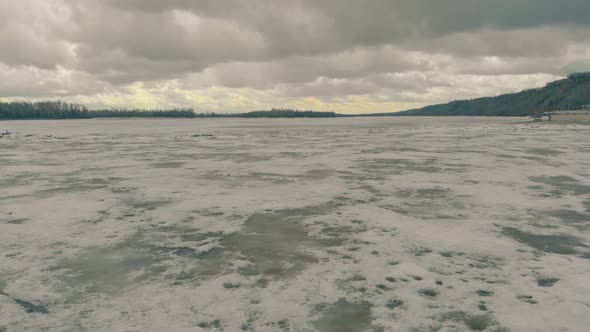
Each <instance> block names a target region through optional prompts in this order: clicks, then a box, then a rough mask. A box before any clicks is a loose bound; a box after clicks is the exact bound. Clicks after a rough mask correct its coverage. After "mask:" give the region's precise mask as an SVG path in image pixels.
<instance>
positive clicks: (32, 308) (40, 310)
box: [0, 284, 49, 314]
mask: <svg viewBox="0 0 590 332" xmlns="http://www.w3.org/2000/svg"><path fill="white" fill-rule="evenodd" d="M0 286H2V287H4V284H0ZM0 295H4V296H6V297H8V298H9V299H11V300H13V301H14V302H15V303H16V304H18V305H20V306H21V307H22V308H23V309H24V310H25V312H26V313H29V314H49V310H47V306H46V305H43V304H39V305H37V304H33V303H31V302H29V301H25V300H23V299H19V298H14V297H12V296H10V295H8V294H6V293H5V292H4V291H3V290H0Z"/></svg>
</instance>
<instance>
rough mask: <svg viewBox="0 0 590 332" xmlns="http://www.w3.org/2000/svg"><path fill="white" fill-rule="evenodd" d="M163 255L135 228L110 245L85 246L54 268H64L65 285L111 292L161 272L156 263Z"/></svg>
mask: <svg viewBox="0 0 590 332" xmlns="http://www.w3.org/2000/svg"><path fill="white" fill-rule="evenodd" d="M163 259H164V258H163V257H159V256H158V255H157V252H155V248H153V247H151V246H150V245H149V244H147V243H146V238H145V236H144V234H143V233H141V232H138V233H137V234H136V235H134V236H131V237H130V238H127V239H125V240H124V241H121V242H120V243H118V244H116V245H114V246H110V247H98V248H92V249H88V250H86V251H85V252H83V253H82V254H80V255H78V256H76V257H74V258H72V259H69V260H66V261H63V262H61V263H60V264H58V265H57V266H56V267H55V269H56V270H65V271H66V272H65V273H64V276H63V279H64V282H65V283H67V284H68V286H69V287H74V288H75V287H82V288H83V289H84V291H83V292H84V293H113V292H117V291H120V290H121V289H122V288H124V287H127V286H130V285H132V284H134V283H136V282H138V281H141V280H142V279H145V278H148V277H149V276H150V275H155V274H158V272H161V271H159V270H158V269H157V268H156V264H157V263H159V262H161V261H162V260H163ZM132 274H133V275H134V276H133V277H132V276H131V275H132Z"/></svg>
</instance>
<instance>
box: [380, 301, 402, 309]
mask: <svg viewBox="0 0 590 332" xmlns="http://www.w3.org/2000/svg"><path fill="white" fill-rule="evenodd" d="M385 307H386V308H387V309H390V310H395V309H397V308H402V309H403V308H405V302H404V301H403V300H401V299H391V300H389V301H387V302H386V303H385Z"/></svg>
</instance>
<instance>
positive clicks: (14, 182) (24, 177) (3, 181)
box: [0, 174, 34, 188]
mask: <svg viewBox="0 0 590 332" xmlns="http://www.w3.org/2000/svg"><path fill="white" fill-rule="evenodd" d="M33 177H34V174H20V175H12V176H5V177H3V178H0V187H3V188H6V187H16V186H22V185H26V184H28V183H30V182H31V179H32V178H33Z"/></svg>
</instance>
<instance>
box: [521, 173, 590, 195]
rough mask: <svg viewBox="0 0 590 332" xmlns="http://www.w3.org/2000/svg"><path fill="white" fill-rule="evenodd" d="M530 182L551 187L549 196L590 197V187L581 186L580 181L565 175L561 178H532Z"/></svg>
mask: <svg viewBox="0 0 590 332" xmlns="http://www.w3.org/2000/svg"><path fill="white" fill-rule="evenodd" d="M529 180H530V181H532V182H536V183H541V184H544V185H548V186H550V187H551V190H550V191H548V192H547V194H549V195H552V196H555V197H560V196H563V195H575V196H581V195H589V194H590V186H588V185H585V184H581V183H580V182H579V181H578V180H576V179H574V178H572V177H570V176H565V175H560V176H531V177H529Z"/></svg>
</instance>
